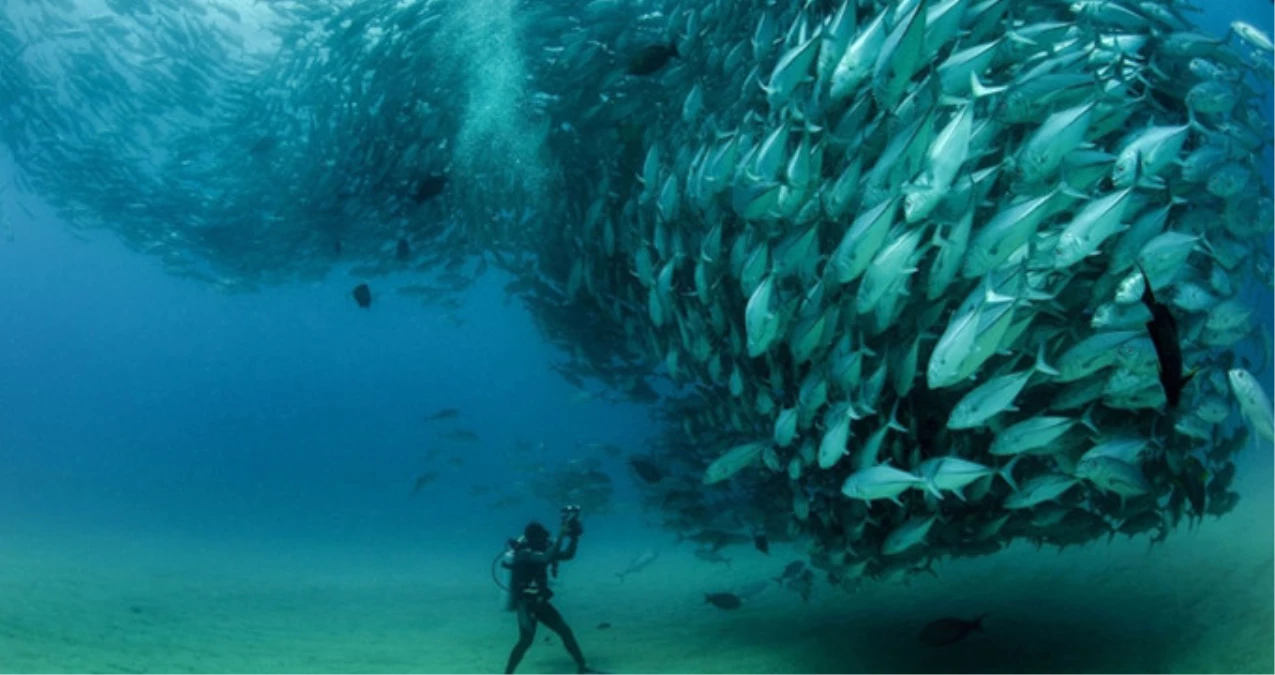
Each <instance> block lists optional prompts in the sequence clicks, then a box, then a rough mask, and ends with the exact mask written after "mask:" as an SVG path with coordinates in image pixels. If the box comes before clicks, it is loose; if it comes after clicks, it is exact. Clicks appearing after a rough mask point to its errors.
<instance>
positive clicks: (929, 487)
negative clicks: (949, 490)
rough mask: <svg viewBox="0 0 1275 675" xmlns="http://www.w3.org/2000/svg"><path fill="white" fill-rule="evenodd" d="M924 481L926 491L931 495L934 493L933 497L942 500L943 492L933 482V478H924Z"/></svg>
mask: <svg viewBox="0 0 1275 675" xmlns="http://www.w3.org/2000/svg"><path fill="white" fill-rule="evenodd" d="M924 483H925V491H926V492H928V493H930V494H931V495H934V498H935V499H937V500H939V501H943V493H942V492H940V491H939V488H938V486H937V485H935V484H934V480H933V479H930V478H926V479H924Z"/></svg>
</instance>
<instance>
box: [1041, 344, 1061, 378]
mask: <svg viewBox="0 0 1275 675" xmlns="http://www.w3.org/2000/svg"><path fill="white" fill-rule="evenodd" d="M1035 367H1036V371H1037V372H1041V373H1044V374H1046V375H1053V376H1054V377H1057V376H1058V375H1060V374H1061V373H1059V372H1058V369H1057V368H1055V367H1053V366H1051V365H1049V363H1048V362H1047V361H1045V343H1044V342H1041V343H1040V347H1039V348H1038V349H1037V350H1036V366H1035Z"/></svg>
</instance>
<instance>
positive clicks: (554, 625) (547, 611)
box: [536, 602, 589, 673]
mask: <svg viewBox="0 0 1275 675" xmlns="http://www.w3.org/2000/svg"><path fill="white" fill-rule="evenodd" d="M536 616H537V617H538V618H539V619H540V620H541V621H543V622H544V624H545V625H546V626H548V627H549V630H552V631H553V632H555V633H557V634H558V637H560V638H562V644H563V645H565V646H566V648H567V651H568V652H569V653H570V654H571V658H573V659H575V660H576V666H577V667H579V669H580V672H582V673H587V672H589V664H588V662H586V661H585V660H584V653H583V652H581V651H580V645H579V643H577V642H576V636H575V634H574V633H572V632H571V627H570V626H568V625H567V622H566V620H565V619H563V618H562V615H561V614H559V613H558V610H557V609H555V608H554V606H553V605H551V604H549V603H548V602H542V603H540V606H538V607H536Z"/></svg>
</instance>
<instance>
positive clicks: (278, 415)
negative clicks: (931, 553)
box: [0, 0, 1275, 673]
mask: <svg viewBox="0 0 1275 675" xmlns="http://www.w3.org/2000/svg"><path fill="white" fill-rule="evenodd" d="M1235 18H1244V19H1246V20H1249V21H1250V22H1252V23H1253V24H1254V25H1257V26H1258V27H1260V28H1262V29H1264V30H1266V31H1268V32H1269V31H1271V29H1272V13H1271V9H1270V7H1268V6H1266V4H1265V3H1264V2H1262V1H1258V0H1254V1H1252V2H1248V3H1239V2H1237V3H1234V4H1233V5H1232V4H1227V3H1218V4H1217V5H1210V6H1209V8H1208V12H1207V13H1206V14H1205V15H1204V22H1203V23H1204V25H1205V27H1207V28H1209V29H1211V30H1215V31H1217V32H1223V31H1224V30H1225V26H1226V25H1227V24H1228V23H1229V22H1230V21H1231V20H1232V19H1235ZM1266 96H1267V99H1266V101H1267V102H1266V107H1265V111H1266V113H1267V114H1268V115H1269V114H1270V92H1269V91H1267V92H1266ZM0 121H3V117H0ZM1269 152H1270V151H1269V148H1267V150H1266V153H1267V155H1268V159H1269ZM5 162H6V164H5V165H4V166H3V167H0V175H9V174H10V172H12V171H13V170H14V166H13V164H12V161H11V158H10V159H6V160H5ZM1264 166H1267V167H1269V166H1270V162H1269V161H1267V162H1266V163H1265V164H1264ZM1266 178H1267V180H1268V181H1269V180H1270V176H1269V175H1268V176H1267V177H1266ZM13 195H14V193H9V198H11V199H12V198H13ZM22 201H23V203H24V204H25V205H26V208H27V209H29V211H18V210H15V209H13V208H12V207H11V206H10V207H9V211H8V213H9V214H10V217H11V221H10V225H9V227H10V230H9V232H8V235H9V236H8V237H7V238H6V237H0V289H3V290H4V293H3V295H0V672H127V673H145V672H201V673H202V672H438V673H442V672H449V673H458V672H466V673H467V672H499V671H501V670H502V669H503V667H504V664H505V659H506V657H507V655H508V652H509V649H510V648H511V647H512V646H513V644H514V642H515V641H516V639H517V625H516V622H515V620H514V617H513V615H512V614H509V613H507V612H504V611H502V607H501V602H502V600H501V591H500V589H499V588H498V584H497V581H498V579H493V574H492V561H493V558H494V557H495V556H498V555H499V554H500V553H501V552H502V551H503V548H504V545H505V541H506V539H507V538H509V537H513V536H516V535H517V534H519V533H520V532H521V530H522V528H523V526H524V525H525V524H526V523H527V521H529V520H539V521H541V522H544V523H546V524H550V525H553V524H556V523H557V521H558V519H559V506H560V505H561V504H559V503H557V502H555V501H552V500H547V499H543V498H540V497H537V496H536V495H534V494H533V492H534V491H533V490H531V489H529V487H528V485H529V482H532V481H534V479H535V477H534V476H533V475H532V473H533V470H532V469H529V468H528V467H530V466H535V465H537V464H536V463H537V462H546V463H549V464H550V465H554V464H558V463H562V462H568V461H571V460H573V459H579V458H581V457H585V456H589V457H595V458H597V462H598V463H597V468H598V470H599V471H602V472H604V473H606V474H607V475H608V476H609V477H610V480H611V481H612V483H613V486H614V494H613V495H612V497H611V498H610V500H609V503H608V504H607V507H606V508H605V509H600V510H597V511H591V510H588V509H586V510H585V512H584V513H583V514H582V518H583V523H584V525H585V533H584V535H583V536H582V539H581V543H580V549H579V554H578V556H577V557H576V559H574V560H572V561H569V562H566V563H564V564H563V566H562V571H561V576H560V577H559V579H558V580H557V581H556V584H555V589H556V591H557V593H558V595H557V598H556V600H555V604H556V605H557V606H558V607H559V609H560V610H561V611H562V612H563V614H564V616H565V617H566V619H567V621H568V622H569V623H570V625H571V626H572V627H573V629H574V631H575V633H576V635H577V637H578V638H579V640H580V643H581V645H582V647H583V649H584V651H585V653H586V655H588V657H589V659H590V661H591V663H592V664H593V665H594V666H595V667H596V668H598V669H600V670H603V671H606V672H647V673H655V672H681V673H689V672H696V673H698V672H757V673H761V672H1165V673H1168V672H1275V487H1273V485H1275V480H1273V474H1275V460H1273V454H1272V448H1271V447H1270V445H1269V444H1264V443H1254V444H1253V446H1252V447H1249V448H1247V449H1246V450H1245V451H1244V452H1243V454H1242V456H1241V457H1240V459H1239V460H1237V462H1236V464H1237V475H1238V477H1237V479H1236V483H1235V490H1236V491H1237V492H1239V493H1240V495H1241V500H1240V502H1239V505H1238V506H1237V507H1236V508H1235V509H1234V511H1232V512H1231V513H1229V514H1227V515H1225V516H1223V517H1221V518H1215V517H1212V516H1209V517H1206V518H1205V519H1204V520H1203V522H1202V523H1200V524H1199V525H1198V526H1196V527H1194V528H1190V529H1188V528H1187V527H1186V525H1185V523H1184V525H1183V526H1182V527H1181V528H1180V529H1179V530H1177V531H1175V532H1173V533H1172V534H1171V535H1170V536H1169V537H1168V538H1167V540H1166V541H1164V542H1163V543H1160V544H1157V545H1154V546H1152V545H1150V544H1149V543H1148V541H1147V538H1146V537H1145V536H1144V537H1137V538H1132V539H1127V538H1126V537H1124V536H1123V535H1118V536H1116V537H1115V538H1114V539H1113V540H1112V541H1110V542H1108V541H1106V540H1102V541H1099V542H1095V543H1093V544H1089V545H1086V546H1083V547H1073V548H1068V549H1066V550H1062V551H1058V550H1057V549H1055V548H1053V547H1045V548H1043V549H1039V550H1038V549H1035V548H1033V547H1031V546H1030V545H1027V544H1025V543H1023V542H1016V543H1015V544H1014V545H1013V546H1011V547H1010V548H1009V549H1008V550H1005V551H1002V552H999V553H997V554H995V555H992V556H987V557H985V558H979V559H972V560H961V561H948V562H942V563H939V564H937V565H936V568H935V572H936V574H935V575H934V576H928V575H926V576H918V577H915V578H912V579H911V580H910V581H909V582H908V583H906V584H904V583H901V582H895V583H890V582H881V583H868V584H865V586H864V587H863V588H862V590H860V591H859V592H858V593H854V594H848V593H845V592H843V591H841V590H839V589H836V588H833V587H831V586H829V585H827V584H823V583H821V582H820V583H817V584H816V585H815V588H814V592H813V594H812V596H811V597H810V598H809V599H808V601H803V599H802V598H800V597H798V595H796V594H794V593H792V592H790V591H789V590H787V589H785V588H783V587H781V586H780V585H779V584H776V583H774V582H773V581H771V579H772V578H773V577H775V576H777V575H778V574H780V572H781V570H782V568H783V566H784V565H785V564H787V563H788V562H790V561H792V560H797V559H802V558H804V557H805V553H806V552H805V550H804V548H803V547H802V546H801V545H799V544H788V543H775V544H774V545H772V548H771V551H770V552H769V554H762V553H760V552H758V551H756V550H754V549H753V548H752V547H751V546H748V545H744V546H732V547H728V548H726V549H724V551H723V553H724V555H725V556H726V557H727V558H729V562H718V563H711V562H706V561H704V560H700V559H697V558H696V557H695V556H694V555H693V553H692V550H693V548H692V546H691V545H690V544H689V543H685V542H678V541H677V539H676V537H675V535H674V534H673V533H671V532H668V531H665V530H663V529H661V528H659V527H657V526H656V521H655V518H654V517H653V516H652V514H650V513H648V512H645V511H644V510H643V509H642V508H640V506H639V486H638V484H637V482H636V481H635V479H634V478H633V476H632V474H631V472H630V471H629V469H628V468H627V467H626V465H625V463H624V461H623V457H622V456H609V455H606V454H599V453H598V452H597V451H596V450H594V449H593V448H596V447H598V446H597V445H594V444H610V445H614V446H618V447H619V448H622V449H623V450H624V452H625V453H636V452H640V451H641V450H642V449H643V448H644V447H645V444H646V443H647V442H648V441H649V440H651V439H652V438H653V437H654V435H655V434H656V432H657V425H656V423H655V422H654V421H653V419H652V416H651V410H650V409H649V408H648V407H646V406H643V405H640V404H636V403H618V404H617V403H612V402H608V401H605V400H600V399H597V398H588V399H586V398H583V397H581V396H580V395H579V391H578V390H577V389H576V388H574V387H573V386H571V385H570V384H568V383H567V382H565V381H564V380H563V379H562V378H561V377H559V375H558V374H557V373H555V371H554V368H553V366H554V365H555V364H559V363H561V362H562V360H563V358H564V356H563V352H562V351H561V350H559V349H558V348H557V347H555V346H553V345H551V344H548V343H547V342H546V341H545V339H544V337H543V336H542V334H541V333H540V332H539V331H538V330H537V329H536V326H535V324H534V322H533V320H532V318H531V316H530V315H529V314H528V313H527V312H526V311H525V310H524V309H523V308H522V307H521V305H520V304H518V303H516V302H515V303H509V302H507V299H506V297H505V293H504V292H503V290H502V287H503V286H504V284H505V283H506V282H507V281H508V280H509V278H508V277H506V276H503V275H502V273H499V272H495V271H493V272H490V273H488V274H487V275H485V276H483V277H481V278H480V279H479V280H478V281H477V282H476V283H475V284H474V286H472V287H471V288H469V289H468V290H466V291H465V294H464V297H463V300H464V303H463V305H460V306H459V307H456V308H452V309H444V308H440V307H438V306H423V305H422V304H421V303H420V302H417V301H415V300H413V299H411V298H407V297H400V296H395V295H393V294H390V293H384V294H379V295H378V296H377V300H376V302H375V303H374V305H373V306H372V308H371V309H370V310H363V309H360V308H359V307H357V306H356V305H355V304H354V303H353V302H352V301H351V299H350V295H349V292H350V287H351V285H352V283H351V280H350V278H348V277H346V276H342V275H339V274H332V275H329V276H328V277H326V278H324V279H323V280H322V281H316V282H290V283H284V284H279V285H275V286H267V287H264V288H262V289H261V290H259V291H258V292H253V293H241V294H228V293H223V292H220V291H218V290H216V289H214V288H212V287H210V286H209V285H208V284H204V283H201V282H199V281H196V280H190V279H183V278H178V277H176V276H174V275H172V274H170V273H168V272H167V271H166V270H165V268H164V267H163V266H162V265H161V264H159V263H158V262H157V261H156V260H155V259H154V258H153V257H150V256H147V255H145V254H142V253H139V252H137V251H136V250H132V249H130V248H128V247H126V246H124V245H123V244H121V243H120V242H119V240H118V238H116V237H115V236H113V235H112V234H111V233H110V232H107V231H88V232H73V231H72V228H70V227H69V226H68V224H67V223H66V222H64V220H63V219H62V218H61V217H60V216H59V215H58V214H57V212H56V211H55V209H53V208H52V207H51V206H50V205H49V204H47V203H45V202H43V201H42V200H41V198H40V195H29V194H26V195H22ZM4 234H5V233H3V232H0V235H4ZM1267 244H1268V245H1269V244H1270V242H1267ZM374 283H379V284H386V283H387V282H374ZM1256 297H1259V298H1260V299H1259V300H1258V301H1260V302H1261V303H1265V304H1262V305H1260V306H1257V307H1255V312H1256V314H1255V319H1260V322H1261V325H1262V329H1261V330H1264V331H1267V332H1268V333H1269V332H1270V331H1271V330H1272V326H1275V312H1273V311H1272V309H1271V307H1270V305H1269V300H1270V299H1269V296H1268V295H1265V294H1259V295H1258V296H1256ZM1258 375H1259V377H1260V379H1261V381H1262V383H1263V386H1264V388H1265V390H1266V391H1267V392H1268V394H1269V393H1270V392H1271V391H1272V373H1271V371H1270V366H1269V365H1268V366H1267V370H1266V371H1264V372H1262V373H1258ZM448 408H452V409H455V410H457V411H458V414H457V416H456V417H454V418H448V419H440V420H430V419H429V417H430V416H431V415H432V414H434V413H436V412H437V411H439V410H442V409H448ZM457 430H467V431H472V432H473V433H474V435H475V436H476V438H472V439H468V440H466V439H461V438H457V437H455V435H454V432H455V431H457ZM428 471H437V472H438V476H437V478H436V479H434V480H433V481H432V482H431V483H430V484H428V485H425V486H424V487H422V488H421V489H419V490H416V491H414V490H413V487H414V481H416V480H417V478H418V476H421V475H422V474H423V473H425V472H428ZM502 497H508V499H506V500H504V503H502V504H498V502H501V501H502V500H501V498H502ZM647 551H655V552H657V553H658V554H659V558H658V559H657V560H656V561H655V562H654V563H653V564H652V565H650V566H649V567H648V568H646V569H644V570H642V571H640V572H637V573H634V574H632V575H629V576H627V577H626V578H624V579H620V578H618V576H617V574H616V573H617V572H620V571H622V570H624V569H625V567H626V566H627V565H628V564H629V561H630V560H631V559H633V558H634V557H636V556H638V555H640V554H642V553H644V552H647ZM759 582H760V583H761V584H762V585H763V586H764V590H761V591H760V592H759V593H758V594H757V595H755V596H754V597H751V598H749V600H748V602H746V603H745V605H744V607H742V608H741V609H739V610H738V611H730V612H727V611H721V610H719V609H717V608H715V607H713V606H711V605H708V604H706V603H705V601H704V594H705V593H711V592H717V591H727V590H736V589H739V588H743V587H746V586H749V585H753V584H758V583H759ZM981 614H986V618H985V620H984V630H983V631H982V632H979V633H977V634H975V635H972V636H971V637H969V638H968V639H967V640H965V641H963V642H961V643H959V644H957V645H953V646H951V647H947V648H942V649H931V648H925V647H922V646H919V645H918V643H917V634H918V633H919V631H920V630H921V628H922V627H923V626H924V625H925V624H926V623H927V622H929V621H931V620H933V619H937V618H940V617H945V616H965V617H973V616H976V615H981ZM574 668H575V666H574V664H573V663H572V661H571V660H570V658H569V657H568V656H567V654H566V652H565V650H564V649H563V648H562V646H561V645H560V644H559V642H558V639H557V638H556V637H554V636H552V634H551V633H550V632H549V631H547V630H546V629H544V628H543V627H542V628H541V629H540V632H539V633H538V635H537V638H536V644H535V645H534V646H533V648H532V649H531V651H530V652H529V653H528V655H527V657H526V659H525V660H524V661H523V663H522V665H521V667H520V669H519V672H574Z"/></svg>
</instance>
